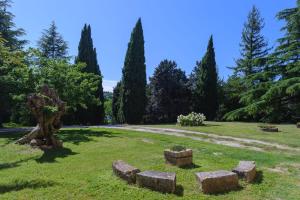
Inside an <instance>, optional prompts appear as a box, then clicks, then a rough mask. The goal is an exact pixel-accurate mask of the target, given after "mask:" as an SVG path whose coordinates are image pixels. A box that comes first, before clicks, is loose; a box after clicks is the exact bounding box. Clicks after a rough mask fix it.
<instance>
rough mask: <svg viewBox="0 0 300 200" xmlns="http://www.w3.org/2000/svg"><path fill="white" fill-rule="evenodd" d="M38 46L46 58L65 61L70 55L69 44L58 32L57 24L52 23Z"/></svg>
mask: <svg viewBox="0 0 300 200" xmlns="http://www.w3.org/2000/svg"><path fill="white" fill-rule="evenodd" d="M38 46H39V49H40V51H41V52H42V55H43V56H44V57H46V58H53V59H64V58H66V57H67V54H68V52H67V50H68V44H67V42H66V41H64V39H63V37H62V36H61V35H60V34H59V33H58V32H57V26H56V25H55V22H52V23H51V25H50V28H49V29H47V30H44V32H43V34H42V37H41V38H40V40H39V41H38Z"/></svg>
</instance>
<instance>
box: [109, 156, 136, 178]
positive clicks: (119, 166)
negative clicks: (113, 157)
mask: <svg viewBox="0 0 300 200" xmlns="http://www.w3.org/2000/svg"><path fill="white" fill-rule="evenodd" d="M112 168H113V172H114V174H115V175H116V176H118V177H120V178H122V179H124V180H125V181H127V183H129V184H134V183H135V182H136V174H137V173H139V172H140V170H139V169H138V168H135V167H133V166H131V165H129V164H127V163H125V162H124V161H122V160H117V161H114V162H113V164H112Z"/></svg>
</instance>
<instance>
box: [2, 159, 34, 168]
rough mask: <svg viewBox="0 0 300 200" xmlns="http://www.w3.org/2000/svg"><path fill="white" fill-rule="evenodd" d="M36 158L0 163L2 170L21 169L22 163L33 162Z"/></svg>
mask: <svg viewBox="0 0 300 200" xmlns="http://www.w3.org/2000/svg"><path fill="white" fill-rule="evenodd" d="M34 158H36V157H31V158H26V159H22V160H18V161H15V162H12V163H0V170H3V169H9V168H14V167H19V166H20V165H21V164H22V163H24V162H27V161H29V160H32V159H34Z"/></svg>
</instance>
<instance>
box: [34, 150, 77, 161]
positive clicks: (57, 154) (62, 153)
mask: <svg viewBox="0 0 300 200" xmlns="http://www.w3.org/2000/svg"><path fill="white" fill-rule="evenodd" d="M76 154H78V153H75V152H73V151H72V150H71V149H68V148H58V149H49V150H44V154H43V155H42V156H41V157H40V158H38V159H35V160H36V161H37V162H38V163H53V162H56V158H65V157H68V156H70V155H76Z"/></svg>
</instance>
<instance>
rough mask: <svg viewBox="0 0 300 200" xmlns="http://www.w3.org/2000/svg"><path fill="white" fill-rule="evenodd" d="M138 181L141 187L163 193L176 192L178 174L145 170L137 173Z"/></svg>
mask: <svg viewBox="0 0 300 200" xmlns="http://www.w3.org/2000/svg"><path fill="white" fill-rule="evenodd" d="M136 182H137V185H138V186H139V187H145V188H149V189H151V190H155V191H159V192H163V193H174V192H175V189H176V174H175V173H172V172H157V171H144V172H140V173H138V174H137V175H136Z"/></svg>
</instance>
